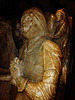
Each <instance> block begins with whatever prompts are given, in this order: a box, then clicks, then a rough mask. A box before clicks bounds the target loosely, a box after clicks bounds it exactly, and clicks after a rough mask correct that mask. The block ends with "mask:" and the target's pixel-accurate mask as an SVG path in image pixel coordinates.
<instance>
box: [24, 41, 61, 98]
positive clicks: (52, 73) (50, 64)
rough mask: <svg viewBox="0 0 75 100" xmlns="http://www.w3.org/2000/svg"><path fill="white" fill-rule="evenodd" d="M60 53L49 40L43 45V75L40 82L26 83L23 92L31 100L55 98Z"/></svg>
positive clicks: (56, 46) (57, 47)
mask: <svg viewBox="0 0 75 100" xmlns="http://www.w3.org/2000/svg"><path fill="white" fill-rule="evenodd" d="M61 57H62V53H61V50H60V48H59V46H58V45H57V44H55V43H54V42H52V41H50V40H46V41H45V42H44V43H43V60H44V74H43V79H42V81H41V82H38V83H37V84H36V83H33V82H28V84H27V86H26V89H25V92H26V94H27V95H28V96H29V97H30V98H31V99H32V100H51V99H53V98H54V97H55V94H56V88H57V83H58V77H59V74H60V71H61Z"/></svg>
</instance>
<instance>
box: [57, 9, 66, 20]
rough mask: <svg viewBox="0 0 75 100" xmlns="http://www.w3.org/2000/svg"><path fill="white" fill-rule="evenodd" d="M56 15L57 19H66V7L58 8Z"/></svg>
mask: <svg viewBox="0 0 75 100" xmlns="http://www.w3.org/2000/svg"><path fill="white" fill-rule="evenodd" d="M55 16H56V20H57V21H64V19H65V18H66V17H67V13H66V10H65V9H64V8H63V9H60V10H57V11H56V13H55Z"/></svg>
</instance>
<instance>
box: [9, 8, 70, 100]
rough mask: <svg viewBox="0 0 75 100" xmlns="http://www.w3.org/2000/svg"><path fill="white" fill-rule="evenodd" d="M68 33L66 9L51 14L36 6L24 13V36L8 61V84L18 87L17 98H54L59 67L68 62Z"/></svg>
mask: <svg viewBox="0 0 75 100" xmlns="http://www.w3.org/2000/svg"><path fill="white" fill-rule="evenodd" d="M69 32H70V26H69V20H68V16H67V14H66V11H65V9H60V10H58V11H56V13H55V14H54V15H53V14H51V13H43V12H42V11H41V10H40V9H38V8H31V9H28V10H26V11H25V12H24V13H23V15H22V18H21V34H22V35H23V36H24V37H25V38H26V39H25V41H24V44H23V45H22V47H21V48H20V50H19V56H18V57H15V58H14V59H13V60H12V61H11V63H10V73H11V77H12V79H11V83H12V84H13V85H15V86H16V87H17V88H18V94H17V96H16V98H15V99H16V100H52V99H54V97H55V96H56V91H57V85H58V80H59V76H60V74H61V70H62V67H63V66H64V64H66V63H67V62H66V61H64V60H66V59H67V57H68V55H66V57H65V56H64V54H65V51H64V48H65V47H66V45H67V42H68V36H69ZM66 52H67V51H66Z"/></svg>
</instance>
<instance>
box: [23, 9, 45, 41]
mask: <svg viewBox="0 0 75 100" xmlns="http://www.w3.org/2000/svg"><path fill="white" fill-rule="evenodd" d="M45 25H46V21H45V18H44V16H43V14H42V12H41V11H40V10H39V9H34V8H33V9H28V10H27V11H25V12H24V14H23V16H22V18H21V33H22V35H23V36H24V37H26V38H27V39H31V38H34V37H36V36H37V35H38V34H39V35H43V34H44V30H45ZM41 33H42V34H41Z"/></svg>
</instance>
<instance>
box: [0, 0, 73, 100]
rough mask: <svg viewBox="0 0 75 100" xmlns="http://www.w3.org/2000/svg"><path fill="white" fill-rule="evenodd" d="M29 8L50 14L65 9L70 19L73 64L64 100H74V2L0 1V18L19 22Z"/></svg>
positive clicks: (51, 0)
mask: <svg viewBox="0 0 75 100" xmlns="http://www.w3.org/2000/svg"><path fill="white" fill-rule="evenodd" d="M31 7H39V8H40V9H41V10H42V11H49V12H51V13H55V12H56V10H58V9H61V8H65V9H66V10H67V12H68V15H69V16H71V17H72V20H73V21H72V43H71V59H72V60H71V62H72V61H73V63H72V73H71V82H70V87H68V83H67V84H66V91H65V100H75V63H74V61H75V57H74V56H75V54H74V51H75V43H74V42H75V39H74V38H75V33H74V30H75V28H74V27H75V0H0V16H1V17H4V18H5V19H8V20H12V19H17V20H20V18H21V16H22V13H23V12H24V11H25V10H26V9H28V8H31Z"/></svg>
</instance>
